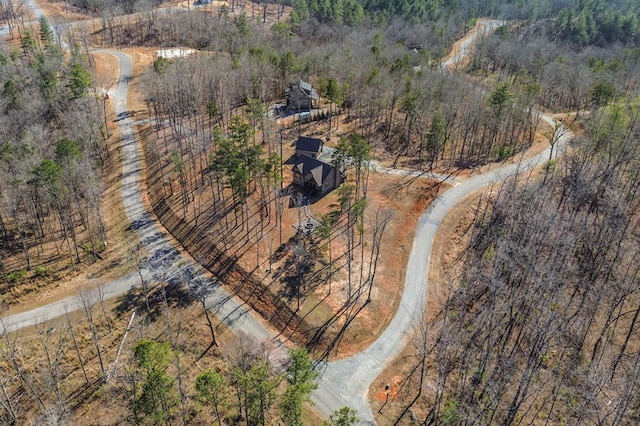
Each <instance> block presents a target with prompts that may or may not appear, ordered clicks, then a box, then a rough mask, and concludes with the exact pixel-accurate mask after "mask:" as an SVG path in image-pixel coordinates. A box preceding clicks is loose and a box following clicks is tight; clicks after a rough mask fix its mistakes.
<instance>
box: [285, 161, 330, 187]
mask: <svg viewBox="0 0 640 426" xmlns="http://www.w3.org/2000/svg"><path fill="white" fill-rule="evenodd" d="M293 169H294V170H297V171H298V172H299V173H300V174H301V175H302V176H306V175H307V174H309V173H311V176H313V181H314V182H315V184H316V185H317V186H319V187H321V186H322V183H323V182H324V181H325V179H326V178H327V177H329V174H330V173H331V170H332V169H333V166H332V165H331V164H329V163H325V162H324V161H320V160H317V159H315V158H312V157H309V156H307V155H301V156H300V157H298V160H297V161H296V163H295V164H294V165H293Z"/></svg>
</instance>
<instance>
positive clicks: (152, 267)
mask: <svg viewBox="0 0 640 426" xmlns="http://www.w3.org/2000/svg"><path fill="white" fill-rule="evenodd" d="M97 52H100V53H107V54H110V55H112V56H114V57H116V58H117V59H118V61H119V63H120V77H119V80H118V84H117V86H116V88H115V91H114V92H113V96H114V101H115V112H116V116H117V118H118V127H119V129H120V133H121V137H122V157H123V159H124V161H123V166H122V181H121V188H120V190H121V194H122V201H123V204H124V209H125V212H126V214H127V218H128V219H129V222H130V223H131V226H132V227H133V229H134V230H135V231H136V233H137V234H138V237H139V238H140V241H141V242H142V244H143V245H144V246H145V247H146V249H147V251H148V253H149V256H148V258H149V261H148V262H147V266H146V268H145V269H143V271H142V275H143V277H144V279H145V280H146V281H148V280H152V279H154V277H155V279H157V277H159V276H162V277H164V278H165V279H167V278H171V277H174V276H175V275H176V274H177V273H179V272H180V271H181V270H184V269H185V268H189V267H190V268H191V269H192V271H193V273H196V272H195V271H196V270H197V269H198V266H197V264H196V262H195V261H193V259H191V258H190V257H188V256H184V255H181V254H180V253H179V252H178V251H177V250H176V249H175V248H174V247H173V246H172V244H171V243H170V242H169V241H168V240H167V237H166V234H165V233H163V231H161V230H160V228H159V227H158V225H157V223H156V221H155V220H154V219H153V218H152V217H151V216H150V215H149V212H148V211H147V210H146V208H145V204H144V202H143V200H142V195H141V189H140V188H141V183H142V174H141V173H142V168H143V167H142V161H141V158H140V144H139V143H138V141H137V139H136V137H135V133H134V130H133V123H134V122H133V120H132V119H131V118H129V115H130V114H129V113H128V110H127V93H128V90H129V82H130V81H131V79H132V78H133V65H132V63H131V59H130V58H129V56H128V55H126V54H124V53H122V52H120V51H115V50H98V51H97ZM208 284H209V287H210V288H213V291H212V293H211V296H210V297H209V298H208V299H207V306H209V307H210V309H211V311H212V312H213V313H214V314H215V315H216V316H217V317H218V318H219V319H221V320H222V321H223V322H224V323H225V325H227V326H228V327H229V328H231V330H232V331H233V332H234V333H236V334H237V333H240V332H243V333H246V334H247V335H249V336H251V337H252V338H254V339H256V340H257V341H264V340H271V339H272V338H273V336H275V334H276V333H274V332H273V331H271V330H269V329H268V328H267V327H266V326H265V325H264V324H263V323H262V321H261V320H260V319H258V318H257V317H256V316H255V314H254V313H253V312H251V311H250V310H249V307H248V306H247V305H245V304H244V303H243V302H241V301H237V300H236V299H235V298H233V297H231V296H230V295H229V294H228V293H227V292H225V291H224V290H223V289H222V288H221V287H220V286H218V285H215V284H214V283H211V282H209V283H208ZM139 285H140V278H139V276H138V274H137V273H132V274H129V275H127V276H125V277H123V278H120V279H118V280H115V281H112V282H110V283H108V284H105V285H104V286H103V287H102V291H103V294H104V297H105V298H107V299H109V298H114V297H117V296H120V295H122V294H125V293H126V292H128V291H129V290H130V289H131V288H132V287H135V286H139ZM79 308H80V304H79V302H78V299H77V298H76V297H69V298H66V299H63V300H60V301H57V302H54V303H51V304H48V305H45V306H41V307H38V308H36V309H33V310H30V311H27V312H22V313H19V314H16V315H12V316H8V317H5V318H4V319H3V325H4V327H5V329H6V330H7V331H13V330H17V329H20V328H23V327H28V326H31V325H35V324H38V323H41V322H43V321H46V320H48V319H52V318H55V317H58V316H61V315H64V313H65V311H74V310H77V309H79ZM276 343H277V349H276V351H275V353H274V358H276V359H282V358H283V357H284V356H285V355H286V351H285V349H286V348H284V346H282V344H280V343H279V342H276Z"/></svg>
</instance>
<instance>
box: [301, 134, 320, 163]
mask: <svg viewBox="0 0 640 426" xmlns="http://www.w3.org/2000/svg"><path fill="white" fill-rule="evenodd" d="M323 146H324V143H323V142H322V140H321V139H317V138H308V137H306V136H300V137H299V138H298V140H297V141H296V157H300V156H301V155H307V156H309V157H313V158H318V157H319V156H320V154H322V147H323Z"/></svg>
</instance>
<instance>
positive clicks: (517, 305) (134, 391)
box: [0, 0, 640, 425]
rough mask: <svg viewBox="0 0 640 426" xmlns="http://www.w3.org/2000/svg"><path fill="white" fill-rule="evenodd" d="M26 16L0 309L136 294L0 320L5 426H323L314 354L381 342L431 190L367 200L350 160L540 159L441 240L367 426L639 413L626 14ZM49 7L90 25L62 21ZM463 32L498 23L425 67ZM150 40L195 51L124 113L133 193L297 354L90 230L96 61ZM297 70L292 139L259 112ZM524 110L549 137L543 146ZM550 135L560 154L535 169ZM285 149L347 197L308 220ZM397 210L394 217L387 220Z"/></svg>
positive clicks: (559, 4)
mask: <svg viewBox="0 0 640 426" xmlns="http://www.w3.org/2000/svg"><path fill="white" fill-rule="evenodd" d="M43 3H44V2H43ZM43 7H44V6H43ZM48 7H50V8H52V9H45V10H56V11H58V15H57V16H56V17H55V18H49V19H48V18H45V17H42V18H40V19H38V20H35V21H32V22H28V15H27V14H26V12H25V10H24V9H23V8H22V7H21V6H20V5H17V4H15V3H13V2H10V1H4V0H3V1H0V20H1V21H2V22H3V24H4V25H6V26H7V30H8V33H7V34H4V35H3V37H6V43H4V45H3V46H2V49H1V52H0V90H1V92H0V120H1V121H2V124H1V125H0V132H2V133H1V134H0V182H1V184H0V197H1V198H0V200H1V201H0V294H1V296H2V309H3V310H5V309H14V308H17V307H19V306H20V304H21V303H24V301H25V300H26V298H29V297H33V296H35V295H38V294H40V293H41V292H45V291H49V290H50V289H51V288H55V286H58V285H60V283H61V282H62V281H65V280H68V279H71V278H73V277H83V276H84V274H85V273H87V274H89V273H94V272H95V271H99V270H100V269H101V268H105V267H106V265H107V262H110V263H109V264H110V265H113V264H117V263H122V264H124V267H126V268H128V270H130V271H131V270H134V271H137V273H138V274H139V278H140V282H141V283H142V287H141V289H138V290H135V289H132V290H131V291H130V292H129V293H127V294H126V295H125V296H123V297H121V298H117V299H112V300H109V299H107V298H106V297H105V296H104V294H103V293H102V292H101V290H100V289H99V288H98V287H95V288H94V287H91V286H89V285H88V284H87V283H84V284H83V286H81V287H80V288H79V289H77V298H78V306H79V307H80V310H79V312H76V313H72V312H69V313H67V314H66V316H65V317H64V318H63V317H61V318H59V319H58V320H56V321H55V324H54V325H51V326H44V325H43V326H37V327H36V330H32V331H31V332H18V333H9V332H8V331H7V330H6V329H5V328H4V325H3V327H2V330H0V331H3V335H2V340H3V343H2V345H1V346H0V360H1V363H0V376H1V377H0V379H1V380H0V390H2V394H1V397H0V401H1V405H0V419H1V420H0V421H1V422H3V423H7V424H29V423H39V424H42V423H43V422H48V423H49V424H66V423H69V422H72V423H79V424H84V423H87V422H90V420H89V418H90V416H91V410H96V409H98V408H96V407H98V406H100V405H101V404H102V405H104V408H102V409H100V411H99V412H100V413H101V414H104V415H108V416H111V417H110V421H116V422H119V423H121V422H126V423H131V424H210V423H217V424H221V425H222V424H247V425H259V424H263V425H264V424H275V423H278V422H282V423H284V424H288V425H298V424H322V422H323V420H322V419H321V418H320V416H319V415H318V414H317V413H315V412H314V409H313V408H312V399H311V394H312V391H313V390H314V389H315V388H316V387H317V384H316V383H317V381H318V380H319V372H318V371H317V370H314V368H313V367H314V366H315V365H316V364H314V361H318V360H319V361H327V360H333V359H334V358H340V357H343V356H345V354H346V353H347V352H348V351H349V350H353V349H352V348H353V347H361V348H364V347H366V345H367V344H369V343H370V342H371V341H372V340H371V339H373V338H375V337H376V336H377V335H379V334H380V333H381V332H382V330H383V329H384V327H385V326H386V324H388V322H389V320H390V318H391V316H392V312H389V311H390V310H393V309H397V308H398V306H397V305H393V303H397V300H396V302H388V301H391V300H393V299H394V298H393V295H394V294H395V293H396V292H401V291H402V287H403V283H402V282H401V280H402V279H404V275H402V278H396V277H395V276H394V278H395V279H394V280H393V281H397V283H396V282H394V283H391V284H390V283H388V282H387V281H388V280H387V277H388V276H389V275H385V274H389V268H391V265H390V263H391V262H392V260H389V259H387V257H388V255H389V252H388V251H385V250H389V249H388V247H389V246H392V245H393V244H395V243H396V239H397V238H398V235H399V234H398V232H399V231H398V230H397V229H398V228H401V227H402V221H405V220H408V219H406V216H403V215H408V213H407V212H409V211H412V210H411V208H412V206H414V205H415V206H420V207H419V210H420V213H422V211H424V209H425V206H426V205H427V204H428V203H429V202H431V201H432V200H434V199H436V198H437V195H438V193H439V191H444V190H446V189H447V188H448V186H446V184H443V183H441V182H436V180H435V179H434V180H420V181H418V179H411V178H406V179H404V180H400V181H399V183H397V182H395V181H394V183H393V184H390V185H389V186H384V185H383V184H382V183H381V182H384V183H385V185H387V183H386V182H387V181H385V180H384V179H386V177H384V176H383V175H382V174H380V173H376V172H375V171H374V170H373V167H372V166H371V165H372V164H374V162H377V163H379V164H383V165H384V166H385V167H388V168H389V169H399V170H412V171H415V172H416V173H421V174H424V175H426V174H429V173H437V174H444V175H449V176H455V177H458V176H461V178H462V179H464V178H465V176H467V174H469V175H473V174H474V173H479V171H480V170H483V167H493V166H494V165H496V164H503V163H504V162H508V161H516V160H517V159H519V158H521V157H522V156H525V155H528V154H527V153H529V152H530V151H531V150H535V149H538V147H548V146H550V147H551V149H552V154H554V155H550V156H549V160H548V161H547V162H546V163H545V164H544V166H543V167H542V168H541V169H540V170H536V171H533V172H526V173H522V174H518V175H517V176H514V177H511V178H509V179H508V180H506V181H505V182H501V183H499V184H497V185H496V186H495V187H494V192H493V193H492V195H490V196H483V197H481V200H480V202H478V203H477V205H476V206H475V207H474V208H475V210H474V212H473V218H472V219H471V220H470V221H469V223H463V224H461V225H460V227H461V228H464V229H466V233H465V234H464V236H463V241H464V244H463V245H461V247H459V248H458V250H459V253H458V255H457V257H456V261H455V267H454V268H452V270H451V271H448V276H447V282H435V283H431V282H430V283H429V286H438V287H441V288H446V289H447V291H446V297H445V298H443V299H442V300H439V301H438V308H437V309H436V310H435V311H434V312H426V313H425V315H424V318H423V319H422V321H417V322H416V324H415V330H414V333H413V335H412V336H411V339H410V340H411V343H412V344H411V345H409V346H408V347H407V349H405V351H404V352H403V355H402V356H401V357H400V359H401V360H402V361H401V362H398V363H399V364H400V365H402V366H403V367H402V369H401V371H402V381H401V385H400V389H399V390H398V392H397V396H396V397H395V398H393V400H392V401H390V403H389V405H388V406H387V407H386V409H385V413H384V414H382V409H381V411H380V412H379V413H378V414H377V415H376V416H377V417H376V421H377V422H378V424H471V423H478V422H480V423H482V424H520V423H527V424H543V423H544V424H548V423H551V424H561V423H564V424H568V423H569V424H584V423H590V422H593V423H597V424H637V423H638V422H639V421H640V419H639V418H638V412H639V410H640V399H639V398H638V396H637V395H638V388H640V383H639V382H640V379H639V378H638V377H637V376H638V375H637V371H639V366H638V362H639V360H640V347H639V346H638V341H639V340H638V319H639V317H640V309H638V306H639V305H640V299H639V297H640V295H639V294H638V291H639V289H640V287H639V285H638V284H639V282H638V276H639V275H638V273H639V272H638V265H639V262H638V259H637V257H638V253H639V252H640V247H638V242H639V241H640V240H639V239H638V229H639V228H638V211H639V210H638V197H637V190H638V185H639V184H640V180H639V179H638V173H637V170H638V166H639V165H640V164H638V163H639V161H640V153H639V152H638V148H639V145H638V138H639V136H640V129H639V127H638V126H639V124H638V113H639V105H638V99H639V98H638V89H639V88H640V81H639V80H640V74H639V73H638V72H637V70H638V68H639V65H640V63H639V62H640V28H639V26H640V21H639V19H640V5H639V4H637V2H634V1H632V0H558V1H553V0H548V1H543V0H539V1H532V2H525V1H517V0H515V1H514V0H493V1H480V0H476V1H453V0H414V1H401V2H400V1H384V2H381V1H360V0H292V1H291V2H289V1H279V2H275V3H273V2H266V1H265V2H261V3H258V2H256V3H252V2H247V1H244V0H233V1H231V2H224V3H221V4H215V5H207V6H199V7H196V6H194V5H193V4H187V5H176V4H175V3H162V2H159V1H155V2H141V1H130V0H127V1H117V0H113V1H104V2H102V1H101V2H95V1H75V0H69V1H66V2H50V3H49V4H48ZM60 10H63V11H65V13H70V12H73V13H74V14H76V15H78V14H84V15H85V16H86V18H94V19H93V20H92V21H89V20H88V19H87V20H86V21H84V22H83V21H80V22H78V23H76V24H74V25H70V21H71V18H66V19H67V21H66V22H65V21H64V19H65V18H64V17H65V14H64V13H62V12H59V11H60ZM61 16H62V18H61ZM483 19H494V20H496V22H499V25H497V29H496V30H495V31H494V32H493V33H492V34H486V37H482V38H481V39H479V40H478V41H477V44H476V46H475V47H474V49H473V51H472V53H471V55H470V57H468V58H467V59H466V61H464V62H462V63H461V64H459V65H458V66H456V67H453V68H451V69H446V68H444V67H443V66H442V65H441V61H442V59H443V58H444V57H446V56H447V55H448V54H449V53H450V52H451V49H452V48H453V46H454V42H455V41H457V40H459V39H460V38H461V37H462V36H464V35H465V34H466V33H467V32H468V31H469V30H470V29H472V28H474V27H476V25H477V24H478V23H479V22H482V20H483ZM172 47H180V48H181V49H194V50H195V51H197V54H194V55H190V56H185V57H178V58H168V57H163V56H154V57H153V59H150V60H149V61H148V63H146V65H145V66H144V68H143V67H141V66H140V67H139V68H141V70H140V71H137V72H139V74H138V75H137V76H136V78H135V85H136V90H137V91H138V92H139V98H140V101H139V102H138V103H136V104H135V105H136V107H137V109H132V110H131V111H127V117H126V118H128V117H129V115H130V116H131V118H132V119H133V118H135V120H136V124H135V126H136V127H135V129H136V132H137V137H138V138H139V139H140V140H141V143H142V146H143V149H142V150H141V152H142V155H143V156H144V158H145V161H146V167H147V170H146V173H147V174H146V181H145V184H146V187H147V188H148V191H147V197H148V203H149V205H150V207H151V208H152V209H153V212H154V213H155V215H156V216H157V217H158V220H159V222H160V223H161V224H162V225H163V226H164V227H165V228H166V230H167V232H168V233H169V234H171V236H172V238H175V240H176V241H177V243H179V244H181V246H182V248H184V249H185V250H186V251H188V252H189V253H190V255H191V256H192V257H193V258H194V259H195V261H196V262H198V263H199V264H200V265H202V266H203V267H205V268H206V269H207V270H208V271H209V272H210V273H212V274H213V277H214V281H215V282H216V285H224V286H225V287H226V288H228V289H229V291H230V292H231V293H232V294H234V295H237V296H238V297H239V298H241V299H242V300H243V301H244V302H245V303H246V304H247V306H249V307H251V308H252V309H253V310H254V311H255V312H257V313H258V314H259V315H261V316H262V317H263V318H265V320H266V321H268V322H269V323H270V326H272V327H274V328H275V329H277V330H278V331H279V332H280V335H281V336H282V338H283V339H286V340H288V341H290V342H291V344H292V345H294V346H296V347H299V348H300V349H290V350H287V351H286V352H287V353H288V355H283V354H282V353H280V352H278V350H276V349H274V348H272V347H269V346H268V345H267V346H265V344H264V343H261V342H257V341H254V340H253V339H251V338H249V337H248V336H240V337H234V336H233V334H232V333H230V332H229V329H228V328H227V327H226V326H225V325H224V324H223V322H222V319H221V318H218V319H216V318H214V317H213V316H212V315H211V314H210V311H209V310H208V309H207V305H206V301H207V297H208V295H209V292H210V289H208V288H207V286H208V284H206V283H205V282H203V281H200V280H199V278H197V277H196V276H197V274H196V273H195V272H194V271H193V270H191V269H189V268H182V271H181V273H180V274H178V275H176V276H173V277H169V276H168V275H166V274H163V273H160V272H158V273H157V274H155V275H154V276H153V279H152V280H146V279H145V278H144V277H143V273H142V270H143V269H144V268H147V267H149V266H150V267H154V263H153V259H151V260H148V261H146V260H144V253H145V250H146V248H145V247H144V246H143V245H142V244H140V243H138V244H135V243H130V241H131V240H135V234H134V229H133V227H131V228H128V229H127V230H126V231H123V232H124V233H126V234H127V236H126V238H125V240H126V241H123V242H120V240H121V239H122V235H120V234H118V235H112V234H111V233H113V232H115V231H113V229H112V228H113V225H111V221H113V220H114V218H113V217H109V214H105V210H107V209H106V208H105V207H106V205H110V204H113V202H114V201H113V199H110V198H109V199H105V194H106V193H107V190H108V188H109V187H110V186H112V185H114V178H113V176H114V175H115V176H117V174H118V173H117V170H118V168H119V167H120V163H119V162H120V161H122V160H123V159H121V158H120V153H121V148H120V147H119V145H118V143H119V142H118V137H119V135H118V130H117V125H118V124H117V123H118V120H122V119H123V117H119V116H118V117H116V116H114V115H113V111H112V110H111V109H112V108H113V105H112V102H111V99H110V97H109V96H108V95H107V93H108V92H109V90H113V82H107V81H106V80H105V79H104V78H103V77H101V74H100V70H99V67H98V65H97V64H96V59H95V55H94V53H92V52H93V50H94V49H108V48H118V49H122V50H123V51H128V52H134V49H137V50H135V52H136V54H137V55H141V56H142V55H143V54H148V53H147V52H152V51H153V49H156V48H172ZM140 52H143V53H140ZM136 66H137V67H138V65H136ZM299 80H304V81H309V82H311V83H312V84H313V87H314V88H316V89H317V91H318V94H319V97H320V105H321V106H320V108H318V110H317V111H315V112H314V111H312V112H311V115H310V121H311V122H310V123H305V124H304V125H303V124H302V123H300V122H299V121H296V120H295V119H293V118H292V117H288V116H287V115H280V113H279V112H277V111H278V108H277V106H278V105H280V104H281V103H282V102H283V98H284V93H285V89H287V87H288V86H289V84H290V83H292V82H295V81H299ZM542 111H544V112H545V113H554V114H558V115H557V117H559V119H558V121H557V123H562V126H560V125H558V127H556V128H555V129H553V128H549V127H548V126H547V125H546V124H545V123H544V122H543V120H542V118H541V117H542ZM563 129H570V130H571V131H572V134H573V135H574V137H573V138H572V140H571V141H570V144H569V145H567V146H564V148H563V149H562V150H560V151H559V152H557V151H555V150H553V148H554V144H556V143H557V142H558V140H559V138H560V136H561V132H564V131H567V130H563ZM114 132H115V135H114ZM305 132H309V133H313V136H314V137H318V138H320V139H322V140H324V141H325V142H326V146H328V147H330V148H331V149H332V150H334V151H333V152H334V154H333V165H336V166H337V165H344V166H345V167H346V168H347V170H348V172H347V177H348V178H347V182H346V184H343V185H342V186H341V187H340V188H338V189H337V190H335V191H334V192H333V193H332V194H330V195H329V196H327V197H325V198H324V199H322V198H319V199H313V201H312V202H311V203H309V201H308V197H306V196H304V197H303V196H302V194H301V195H296V193H295V192H293V191H292V190H291V189H290V187H291V185H290V180H291V179H290V178H289V176H288V174H289V171H288V169H287V167H289V163H288V161H290V158H289V157H290V156H291V155H292V154H293V149H292V146H293V144H294V143H295V140H296V138H297V137H298V136H301V135H303V134H304V133H305ZM540 149H541V148H540ZM283 163H284V164H283ZM379 188H384V189H383V190H380V189H379ZM398 194H401V195H398ZM408 194H411V197H414V198H415V199H414V198H411V200H412V201H411V202H412V203H414V204H411V206H409V207H407V206H405V210H402V208H401V207H399V206H398V205H399V204H401V201H398V200H399V199H400V198H399V197H400V196H405V197H409V195H408ZM111 196H113V195H111ZM418 200H421V203H422V204H421V203H419V202H418ZM474 205H475V204H474ZM309 209H311V211H312V212H313V213H314V214H316V215H318V216H317V217H316V219H317V224H316V225H317V227H316V230H315V231H314V232H313V233H312V234H311V235H305V234H304V232H302V231H298V230H297V229H298V228H294V226H296V224H298V225H301V224H303V223H304V221H305V218H307V217H309V216H310V213H309ZM394 210H396V212H395V214H394V212H393V211H394ZM109 211H111V210H109ZM115 220H116V221H121V220H124V218H120V219H115ZM309 220H310V219H309ZM415 221H416V222H417V219H415ZM411 223H414V222H411ZM108 241H109V242H112V241H113V242H115V244H110V243H109V244H108V243H107V242H108ZM410 245H411V243H410V240H409V246H410ZM117 252H119V253H120V256H121V258H117V259H125V260H122V261H121V260H115V256H116V254H115V253H117ZM395 259H396V258H394V261H395ZM402 259H405V260H404V261H406V258H402ZM431 267H432V268H433V267H436V268H437V266H434V265H433V264H432V266H431ZM398 268H399V269H400V270H403V266H402V265H400V266H398ZM176 282H177V283H179V284H180V285H179V286H178V287H175V286H174V285H175V284H176ZM221 283H224V284H221ZM428 291H429V292H430V291H431V289H429V290H428ZM429 294H430V293H429ZM389 304H391V306H387V305H389ZM134 308H135V313H133V314H132V309H134ZM0 314H2V312H0ZM2 316H3V315H2ZM2 316H0V318H2ZM136 316H137V318H136ZM183 317H184V318H195V319H197V320H196V321H195V322H193V321H188V320H184V319H183ZM134 320H135V321H134ZM374 320H377V321H374ZM373 322H375V323H376V324H375V327H374V328H373V329H370V328H369V327H372V325H371V323H373ZM3 324H4V323H3ZM132 324H134V325H132ZM362 330H367V331H369V330H371V331H370V332H363V331H362ZM129 334H130V335H129ZM128 335H129V338H128V340H127V336H128ZM123 348H124V350H123ZM205 355H206V356H205ZM120 357H122V358H120ZM284 358H288V359H289V360H288V361H285V362H284V363H283V359H284ZM389 362H390V363H392V364H395V363H396V362H395V361H392V360H389ZM372 394H373V392H372ZM387 396H388V394H387ZM374 404H375V403H374V402H372V407H373V406H374ZM386 404H387V401H385V405H386ZM109 411H110V413H108V412H109ZM107 413H108V414H107ZM357 415H358V413H357V411H355V410H352V409H350V408H348V407H345V408H344V409H342V410H339V411H336V412H335V413H333V414H332V416H331V417H330V418H328V419H325V420H324V421H327V420H328V422H329V423H328V424H340V425H347V424H357V421H358V420H357ZM88 416H89V417H88ZM23 419H24V420H23Z"/></svg>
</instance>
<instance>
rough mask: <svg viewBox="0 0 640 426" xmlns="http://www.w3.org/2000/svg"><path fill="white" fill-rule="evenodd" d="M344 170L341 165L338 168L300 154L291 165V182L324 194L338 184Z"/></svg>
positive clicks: (340, 181)
mask: <svg viewBox="0 0 640 426" xmlns="http://www.w3.org/2000/svg"><path fill="white" fill-rule="evenodd" d="M344 171H345V169H344V167H343V166H341V167H340V168H339V169H338V168H336V167H333V166H332V165H331V164H329V163H325V162H324V161H321V160H318V159H317V158H313V157H309V156H308V155H300V156H299V157H298V158H297V159H296V162H295V164H294V165H293V183H295V184H297V185H300V186H302V187H303V188H305V189H306V190H308V191H310V192H315V193H318V194H321V195H324V194H326V193H328V192H331V191H332V190H334V189H335V188H337V187H338V186H340V184H341V183H342V182H343V181H344Z"/></svg>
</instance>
